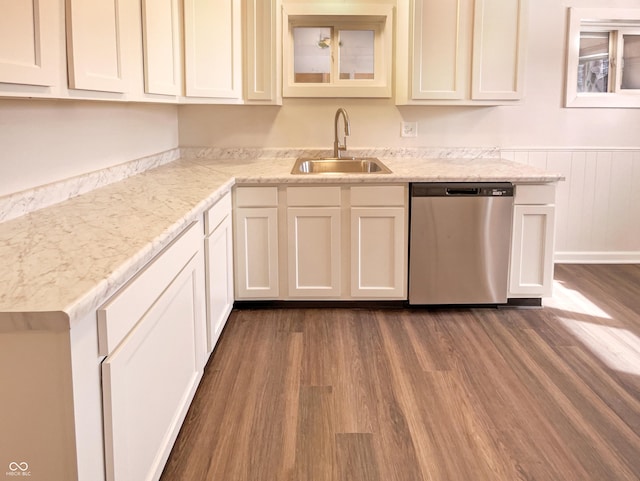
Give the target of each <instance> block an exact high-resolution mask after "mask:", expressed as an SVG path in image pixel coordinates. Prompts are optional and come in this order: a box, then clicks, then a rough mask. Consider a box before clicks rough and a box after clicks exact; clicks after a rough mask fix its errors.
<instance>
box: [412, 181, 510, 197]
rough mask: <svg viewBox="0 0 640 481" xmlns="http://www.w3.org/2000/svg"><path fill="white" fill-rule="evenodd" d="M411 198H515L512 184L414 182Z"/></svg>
mask: <svg viewBox="0 0 640 481" xmlns="http://www.w3.org/2000/svg"><path fill="white" fill-rule="evenodd" d="M411 197H513V184H511V183H510V182H414V183H412V184H411Z"/></svg>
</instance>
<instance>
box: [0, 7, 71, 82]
mask: <svg viewBox="0 0 640 481" xmlns="http://www.w3.org/2000/svg"><path fill="white" fill-rule="evenodd" d="M0 10H1V11H2V14H1V15H0V82H5V83H13V84H24V85H42V86H51V85H54V84H55V83H56V81H57V79H58V65H59V64H58V59H59V52H58V48H59V47H58V45H59V42H58V38H57V37H58V28H59V24H58V17H59V12H58V4H57V3H56V2H51V1H42V2H41V1H38V0H28V1H27V0H21V1H11V0H5V1H2V2H0Z"/></svg>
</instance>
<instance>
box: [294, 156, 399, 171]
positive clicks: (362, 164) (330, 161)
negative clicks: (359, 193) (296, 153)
mask: <svg viewBox="0 0 640 481" xmlns="http://www.w3.org/2000/svg"><path fill="white" fill-rule="evenodd" d="M291 173H292V174H390V173H391V171H390V170H389V168H388V167H387V166H386V165H384V164H383V163H382V162H380V160H378V159H376V158H375V157H346V158H340V159H338V158H322V159H305V158H300V159H298V160H296V163H295V164H294V165H293V169H291Z"/></svg>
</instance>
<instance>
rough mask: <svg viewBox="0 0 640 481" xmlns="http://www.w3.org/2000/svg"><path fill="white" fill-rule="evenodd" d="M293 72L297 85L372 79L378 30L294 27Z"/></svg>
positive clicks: (373, 77) (373, 76)
mask: <svg viewBox="0 0 640 481" xmlns="http://www.w3.org/2000/svg"><path fill="white" fill-rule="evenodd" d="M336 59H337V64H336V62H335V60H336ZM293 69H294V82H295V83H320V84H323V83H331V82H333V81H336V80H347V81H348V80H366V79H371V80H373V79H375V31H374V30H341V29H338V28H334V27H294V28H293ZM332 72H335V74H334V75H336V76H337V78H332Z"/></svg>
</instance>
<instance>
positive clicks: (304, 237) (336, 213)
mask: <svg viewBox="0 0 640 481" xmlns="http://www.w3.org/2000/svg"><path fill="white" fill-rule="evenodd" d="M287 226H288V229H287V230H288V244H287V246H288V253H289V254H288V257H289V295H290V296H296V297H298V296H314V297H317V296H331V297H337V296H339V295H340V239H341V237H340V208H339V207H308V208H304V207H300V208H294V207H290V208H289V209H287Z"/></svg>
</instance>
